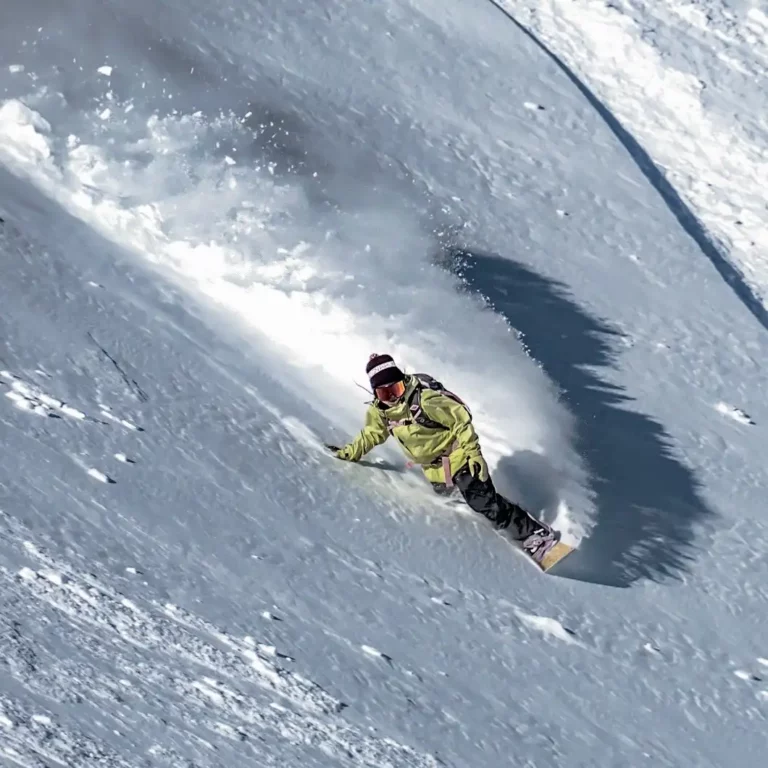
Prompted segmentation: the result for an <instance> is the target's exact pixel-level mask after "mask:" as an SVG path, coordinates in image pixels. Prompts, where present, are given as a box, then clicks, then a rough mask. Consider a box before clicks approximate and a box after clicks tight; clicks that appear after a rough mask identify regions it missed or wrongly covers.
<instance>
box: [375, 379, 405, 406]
mask: <svg viewBox="0 0 768 768" xmlns="http://www.w3.org/2000/svg"><path fill="white" fill-rule="evenodd" d="M404 394H405V382H403V381H396V382H394V383H393V384H387V385H386V386H384V387H376V397H377V398H378V399H379V400H381V401H382V402H384V403H391V402H393V401H395V400H399V399H400V398H401V397H402V396H403V395H404Z"/></svg>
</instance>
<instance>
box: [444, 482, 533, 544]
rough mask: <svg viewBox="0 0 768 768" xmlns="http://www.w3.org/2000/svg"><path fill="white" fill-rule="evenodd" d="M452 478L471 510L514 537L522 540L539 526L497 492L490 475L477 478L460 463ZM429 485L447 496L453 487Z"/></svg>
mask: <svg viewBox="0 0 768 768" xmlns="http://www.w3.org/2000/svg"><path fill="white" fill-rule="evenodd" d="M453 482H454V485H455V486H456V488H458V489H459V492H460V493H461V495H462V496H463V497H464V501H466V502H467V504H469V506H470V507H471V508H472V509H473V510H474V511H475V512H477V513H479V514H481V515H484V516H485V517H487V518H488V519H489V520H490V521H491V522H492V523H493V524H494V525H495V526H496V527H497V528H507V529H509V532H510V535H511V536H512V538H514V539H516V540H517V541H524V540H525V539H527V538H528V537H529V536H530V535H531V534H532V533H533V532H534V531H535V530H537V529H539V528H541V527H542V524H541V523H540V522H539V521H538V520H536V519H535V518H533V517H531V516H530V515H529V514H528V513H527V512H526V511H525V510H524V509H523V508H522V507H520V506H518V505H517V504H514V503H512V502H511V501H509V499H505V498H504V497H503V496H502V495H501V494H499V493H498V492H497V491H496V487H495V486H494V484H493V481H492V480H491V478H490V477H489V478H488V479H487V480H481V479H480V478H479V477H474V476H473V475H471V474H470V472H469V467H462V468H461V469H460V470H459V471H458V472H457V473H456V475H455V476H454V478H453ZM432 488H433V489H434V491H435V493H438V494H440V495H441V496H450V494H451V493H453V488H452V487H451V486H446V485H445V483H432Z"/></svg>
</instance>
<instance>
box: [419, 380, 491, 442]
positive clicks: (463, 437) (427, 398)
mask: <svg viewBox="0 0 768 768" xmlns="http://www.w3.org/2000/svg"><path fill="white" fill-rule="evenodd" d="M421 409H422V410H423V411H424V414H425V415H426V416H428V417H429V418H430V419H432V420H433V421H436V422H438V423H439V424H442V425H443V426H444V427H446V428H447V429H449V430H451V434H452V435H453V438H454V440H456V442H457V443H458V444H459V446H460V447H461V448H462V449H463V450H464V452H465V453H466V454H467V456H480V455H481V454H480V438H478V436H477V432H475V428H474V426H473V425H472V417H471V416H470V415H469V411H468V410H467V409H466V408H465V407H464V406H463V405H462V404H461V403H457V402H456V401H455V400H454V399H453V398H451V397H446V396H445V395H441V394H440V393H438V392H435V393H432V392H429V393H426V392H425V393H424V394H422V397H421Z"/></svg>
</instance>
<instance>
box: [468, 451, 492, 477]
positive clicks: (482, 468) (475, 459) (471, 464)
mask: <svg viewBox="0 0 768 768" xmlns="http://www.w3.org/2000/svg"><path fill="white" fill-rule="evenodd" d="M467 468H468V469H469V474H470V475H472V477H476V478H478V479H479V480H482V482H485V481H486V480H487V479H488V478H489V477H490V474H489V472H488V464H487V462H486V461H485V459H484V458H483V457H482V456H481V455H480V454H479V453H478V454H477V455H476V456H470V457H469V461H467Z"/></svg>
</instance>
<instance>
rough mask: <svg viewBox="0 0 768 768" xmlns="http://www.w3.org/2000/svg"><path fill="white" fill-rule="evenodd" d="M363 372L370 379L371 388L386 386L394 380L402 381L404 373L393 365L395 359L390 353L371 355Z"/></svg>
mask: <svg viewBox="0 0 768 768" xmlns="http://www.w3.org/2000/svg"><path fill="white" fill-rule="evenodd" d="M365 372H366V373H367V374H368V378H369V379H370V381H371V389H376V387H386V386H387V384H394V383H395V382H396V381H403V379H405V374H404V373H403V372H402V371H401V370H400V369H399V368H398V367H397V365H395V361H394V360H393V359H392V357H391V356H390V355H377V354H375V353H374V354H373V355H371V357H370V359H369V360H368V365H366V366H365Z"/></svg>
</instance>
